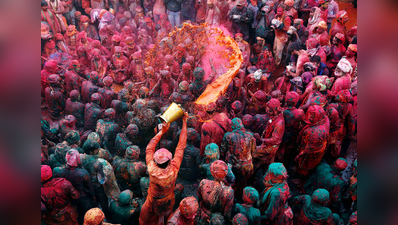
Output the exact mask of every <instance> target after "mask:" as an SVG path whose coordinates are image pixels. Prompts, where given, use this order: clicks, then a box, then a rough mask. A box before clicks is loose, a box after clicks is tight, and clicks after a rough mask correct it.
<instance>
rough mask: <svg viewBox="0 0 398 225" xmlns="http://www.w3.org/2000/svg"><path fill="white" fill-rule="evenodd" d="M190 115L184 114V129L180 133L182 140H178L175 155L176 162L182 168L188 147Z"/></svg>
mask: <svg viewBox="0 0 398 225" xmlns="http://www.w3.org/2000/svg"><path fill="white" fill-rule="evenodd" d="M188 117H189V115H188V113H184V117H183V118H182V122H183V123H182V129H181V133H180V139H179V140H178V145H177V148H176V151H175V154H174V159H173V160H175V162H176V163H177V166H178V167H180V165H181V162H182V157H183V156H184V151H185V148H186V147H187V119H188Z"/></svg>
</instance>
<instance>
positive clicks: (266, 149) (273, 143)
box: [253, 113, 285, 168]
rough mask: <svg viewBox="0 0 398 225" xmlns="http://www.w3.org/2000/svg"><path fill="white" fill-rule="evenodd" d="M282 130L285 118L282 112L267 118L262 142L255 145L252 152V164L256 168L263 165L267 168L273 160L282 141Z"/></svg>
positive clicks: (283, 129)
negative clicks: (255, 147)
mask: <svg viewBox="0 0 398 225" xmlns="http://www.w3.org/2000/svg"><path fill="white" fill-rule="evenodd" d="M284 131H285V119H284V118H283V114H282V113H280V114H279V115H277V116H276V117H274V118H271V119H270V120H268V125H267V128H266V129H265V130H264V132H263V135H262V137H263V138H264V141H263V144H262V145H261V146H259V147H257V149H256V151H255V153H254V154H253V159H254V166H255V167H256V168H260V167H263V166H265V168H267V167H268V165H269V164H271V163H273V162H274V159H275V156H276V152H277V151H278V149H279V145H280V144H281V143H282V138H283V133H284Z"/></svg>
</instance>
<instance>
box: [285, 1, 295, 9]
mask: <svg viewBox="0 0 398 225" xmlns="http://www.w3.org/2000/svg"><path fill="white" fill-rule="evenodd" d="M293 4H294V0H285V10H286V11H289V10H290V9H291V8H292V7H293Z"/></svg>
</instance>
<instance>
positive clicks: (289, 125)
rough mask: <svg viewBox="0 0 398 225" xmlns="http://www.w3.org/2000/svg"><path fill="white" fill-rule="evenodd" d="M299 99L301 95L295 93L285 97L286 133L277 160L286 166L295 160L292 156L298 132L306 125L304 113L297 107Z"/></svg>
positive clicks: (292, 92) (287, 94) (289, 93)
mask: <svg viewBox="0 0 398 225" xmlns="http://www.w3.org/2000/svg"><path fill="white" fill-rule="evenodd" d="M299 97H300V96H299V94H298V93H297V92H295V91H290V92H288V93H286V96H285V104H286V106H285V110H284V111H283V117H284V120H285V132H284V133H283V139H282V144H281V145H280V147H279V150H278V152H277V153H276V154H277V155H276V158H277V159H278V161H279V162H285V165H290V164H292V162H293V159H294V158H292V154H293V149H294V145H295V143H296V139H297V135H298V132H299V131H300V128H301V127H302V125H303V124H304V116H305V114H304V111H303V110H302V109H297V108H296V107H295V106H296V104H297V102H298V100H299ZM284 159H285V161H284Z"/></svg>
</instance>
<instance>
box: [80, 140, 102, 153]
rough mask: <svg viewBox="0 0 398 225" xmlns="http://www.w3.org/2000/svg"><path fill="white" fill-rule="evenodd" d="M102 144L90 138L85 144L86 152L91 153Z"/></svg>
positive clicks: (84, 149)
mask: <svg viewBox="0 0 398 225" xmlns="http://www.w3.org/2000/svg"><path fill="white" fill-rule="evenodd" d="M100 147H101V146H100V144H99V143H98V142H96V141H94V140H91V139H88V140H86V141H85V142H84V144H83V151H84V153H86V154H90V153H91V152H93V151H95V150H97V149H99V148H100Z"/></svg>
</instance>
